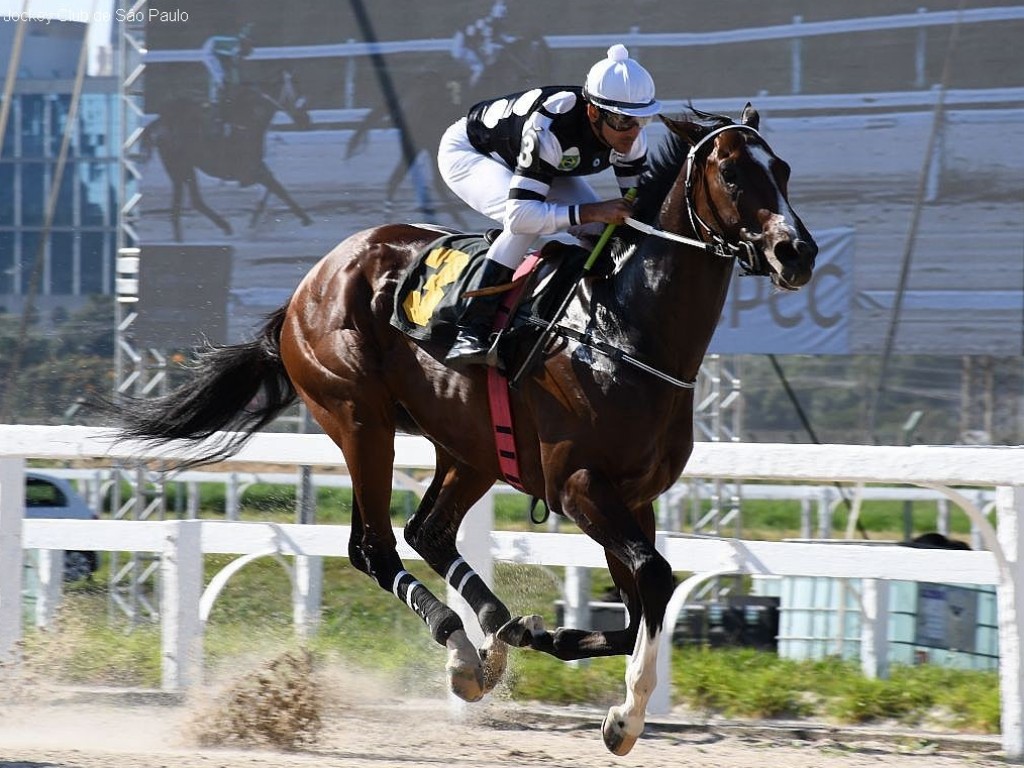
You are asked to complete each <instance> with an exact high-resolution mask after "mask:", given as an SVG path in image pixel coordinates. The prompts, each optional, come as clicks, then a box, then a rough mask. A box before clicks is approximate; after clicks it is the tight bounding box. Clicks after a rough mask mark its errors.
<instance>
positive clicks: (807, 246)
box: [793, 240, 818, 259]
mask: <svg viewBox="0 0 1024 768" xmlns="http://www.w3.org/2000/svg"><path fill="white" fill-rule="evenodd" d="M793 247H794V248H795V249H796V252H797V255H798V256H800V257H801V258H804V259H813V258H814V257H815V256H817V255H818V244H817V243H815V242H814V241H813V240H797V241H796V242H795V243H793Z"/></svg>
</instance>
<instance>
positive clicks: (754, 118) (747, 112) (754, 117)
mask: <svg viewBox="0 0 1024 768" xmlns="http://www.w3.org/2000/svg"><path fill="white" fill-rule="evenodd" d="M740 122H741V123H743V124H744V125H749V126H750V127H751V128H753V129H754V130H755V131H756V130H757V126H759V125H760V124H761V115H759V114H758V112H757V110H756V109H754V105H753V104H751V103H750V102H749V101H748V102H747V106H745V107H744V108H743V115H742V116H741V117H740Z"/></svg>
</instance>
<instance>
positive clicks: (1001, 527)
mask: <svg viewBox="0 0 1024 768" xmlns="http://www.w3.org/2000/svg"><path fill="white" fill-rule="evenodd" d="M996 516H997V523H996V535H997V537H998V540H999V546H1000V548H1001V549H1002V550H1003V555H1004V556H1005V557H1006V562H1007V566H1008V568H1007V570H1008V571H1009V573H1005V572H1003V571H1002V570H1000V574H999V586H998V588H997V600H998V606H999V693H1000V698H1001V700H1002V728H1001V730H1002V734H1003V751H1004V752H1005V753H1006V759H1007V760H1009V761H1012V762H1019V761H1020V760H1021V758H1022V757H1024V679H1022V677H1021V651H1022V648H1021V637H1024V593H1022V591H1021V573H1022V571H1024V525H1022V524H1021V523H1022V518H1024V485H1015V486H1001V487H999V488H997V489H996Z"/></svg>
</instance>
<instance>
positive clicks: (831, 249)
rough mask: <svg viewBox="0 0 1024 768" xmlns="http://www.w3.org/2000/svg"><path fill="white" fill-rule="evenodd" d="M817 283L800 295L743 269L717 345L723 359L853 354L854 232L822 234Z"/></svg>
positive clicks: (727, 302)
mask: <svg viewBox="0 0 1024 768" xmlns="http://www.w3.org/2000/svg"><path fill="white" fill-rule="evenodd" d="M815 239H816V240H817V243H818V249H819V250H818V259H817V263H816V264H815V267H814V278H813V279H812V280H811V282H810V283H809V284H808V285H806V286H804V287H803V288H801V289H800V290H799V291H795V292H793V291H781V290H779V289H777V288H774V287H773V286H772V284H771V283H770V282H769V281H768V280H767V279H765V278H758V277H746V276H743V275H741V274H740V273H739V270H738V269H737V271H736V274H735V275H734V276H733V280H732V287H731V288H730V289H729V295H728V297H726V300H725V310H724V311H723V313H722V319H721V320H720V321H719V323H718V330H717V331H716V332H715V337H714V339H712V341H711V351H712V352H715V353H718V354H722V355H746V354H775V355H846V354H849V353H850V309H851V304H852V298H853V254H854V237H853V230H850V229H833V230H826V231H824V232H816V233H815Z"/></svg>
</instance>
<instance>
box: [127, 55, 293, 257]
mask: <svg viewBox="0 0 1024 768" xmlns="http://www.w3.org/2000/svg"><path fill="white" fill-rule="evenodd" d="M278 111H283V112H285V113H286V114H287V115H288V116H289V117H290V118H291V119H292V121H293V123H294V124H295V125H296V126H297V127H298V128H300V129H301V128H307V127H309V124H310V120H309V113H308V112H307V111H306V106H305V100H304V99H303V98H301V97H299V96H297V95H296V93H295V89H294V86H293V81H292V78H291V76H290V74H289V73H288V72H285V73H283V76H282V81H281V87H280V89H279V93H278V95H277V96H271V95H270V94H268V93H266V92H265V91H263V90H262V89H260V88H258V87H256V86H255V85H252V84H245V85H241V86H238V87H236V88H235V89H233V92H232V94H231V97H230V101H229V111H228V113H227V114H226V115H224V116H223V117H224V120H223V121H217V120H215V119H214V116H213V115H212V114H211V107H210V106H209V105H206V104H203V103H202V102H199V101H196V100H194V99H191V98H188V97H178V98H175V99H172V100H170V101H169V102H168V103H167V104H165V105H164V106H163V108H162V109H161V110H160V116H159V117H158V118H157V119H156V120H154V121H153V122H152V123H150V124H149V125H148V126H146V129H145V132H144V133H143V145H144V146H145V147H147V148H148V147H150V146H155V147H156V149H157V152H158V153H159V154H160V160H161V162H162V163H163V166H164V169H165V170H166V171H167V176H168V177H169V178H170V181H171V226H172V227H173V230H174V239H175V240H176V241H177V242H181V240H182V236H181V210H182V197H183V193H184V190H185V188H186V187H188V191H189V198H190V200H191V202H192V207H193V208H195V209H196V210H197V211H199V212H200V213H202V214H203V215H204V216H206V218H208V219H209V220H210V221H212V222H213V223H214V224H216V225H217V226H218V227H220V229H221V231H222V232H223V233H224V234H226V235H230V234H231V233H232V229H231V225H230V224H229V223H228V222H227V220H226V219H224V217H222V216H221V215H220V214H219V213H217V212H216V211H214V210H213V209H212V208H210V207H209V206H208V205H207V204H206V202H205V201H204V200H203V196H202V194H201V193H200V191H199V183H198V181H197V180H196V170H200V171H202V172H203V173H206V174H208V175H210V176H213V177H215V178H218V179H225V180H228V181H237V182H239V184H241V185H242V186H250V185H252V184H261V185H262V186H263V187H264V189H265V190H266V194H265V195H264V196H263V199H262V201H261V202H260V204H259V206H258V207H257V209H256V210H255V211H254V212H253V216H252V221H251V224H253V225H255V223H256V220H257V218H258V217H259V215H260V214H261V213H262V211H263V208H264V206H265V205H266V202H267V197H268V196H269V195H270V194H274V195H276V196H277V197H278V198H280V199H281V200H282V201H283V202H284V203H285V204H286V205H287V206H288V208H289V209H290V210H291V212H292V213H293V214H295V216H297V217H298V218H299V220H300V221H301V222H302V223H303V224H304V225H308V224H311V223H312V219H310V217H309V216H308V215H307V214H306V212H305V211H304V210H303V209H302V208H300V207H299V205H298V204H297V203H296V202H295V201H294V200H293V199H292V196H291V195H290V194H288V191H287V190H286V189H285V188H284V187H283V186H282V185H281V182H279V181H278V180H277V179H276V178H275V177H274V174H273V173H272V172H271V171H270V168H268V167H267V164H266V163H265V162H264V160H263V155H264V149H265V147H264V139H265V137H266V134H267V128H268V127H269V126H270V121H271V120H272V119H273V117H274V115H275V114H276V113H277V112H278Z"/></svg>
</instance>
